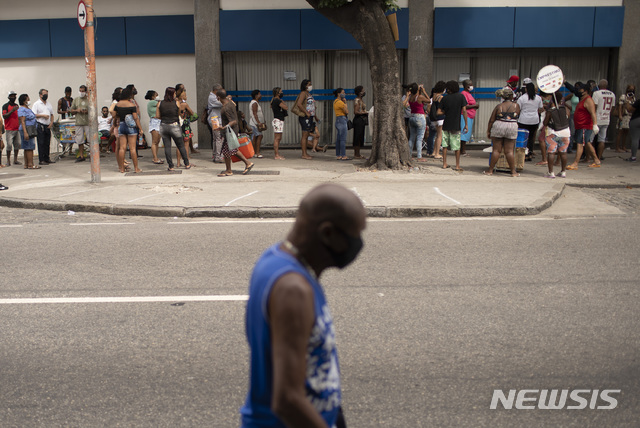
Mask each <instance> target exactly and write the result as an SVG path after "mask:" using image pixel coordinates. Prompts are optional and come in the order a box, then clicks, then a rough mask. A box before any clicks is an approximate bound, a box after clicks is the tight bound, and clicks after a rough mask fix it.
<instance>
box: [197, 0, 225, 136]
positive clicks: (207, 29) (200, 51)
mask: <svg viewBox="0 0 640 428" xmlns="http://www.w3.org/2000/svg"><path fill="white" fill-rule="evenodd" d="M193 21H194V22H193V24H194V25H193V27H194V38H195V45H196V86H197V88H196V89H197V93H198V97H197V101H198V104H197V108H198V111H197V113H198V115H202V112H203V110H204V108H205V107H206V106H207V99H208V98H209V93H210V92H211V87H212V86H213V84H214V83H222V55H221V54H220V0H194V14H193ZM198 144H199V146H200V147H203V148H206V147H209V148H210V147H211V140H210V138H209V128H207V126H206V125H204V124H203V123H202V122H200V121H198Z"/></svg>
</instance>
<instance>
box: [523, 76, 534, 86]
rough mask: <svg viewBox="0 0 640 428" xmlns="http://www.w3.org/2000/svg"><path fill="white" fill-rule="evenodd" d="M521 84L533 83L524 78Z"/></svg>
mask: <svg viewBox="0 0 640 428" xmlns="http://www.w3.org/2000/svg"><path fill="white" fill-rule="evenodd" d="M522 83H523V84H525V85H526V84H528V83H533V80H531V79H529V78H528V77H525V78H524V80H523V81H522Z"/></svg>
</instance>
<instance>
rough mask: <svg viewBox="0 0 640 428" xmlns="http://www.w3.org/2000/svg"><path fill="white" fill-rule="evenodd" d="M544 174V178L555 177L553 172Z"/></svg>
mask: <svg viewBox="0 0 640 428" xmlns="http://www.w3.org/2000/svg"><path fill="white" fill-rule="evenodd" d="M544 176H545V178H556V175H555V174H554V173H553V172H547V173H546V174H545V175H544Z"/></svg>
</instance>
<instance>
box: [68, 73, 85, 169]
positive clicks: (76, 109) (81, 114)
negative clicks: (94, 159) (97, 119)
mask: <svg viewBox="0 0 640 428" xmlns="http://www.w3.org/2000/svg"><path fill="white" fill-rule="evenodd" d="M69 113H71V114H73V115H75V117H76V135H75V139H76V144H77V145H78V155H77V157H76V162H83V161H85V160H86V159H87V158H86V156H85V153H84V143H85V141H86V140H87V138H89V132H90V130H89V98H88V97H87V87H86V86H85V85H81V86H80V96H79V97H76V98H75V99H74V100H73V103H71V109H70V110H69Z"/></svg>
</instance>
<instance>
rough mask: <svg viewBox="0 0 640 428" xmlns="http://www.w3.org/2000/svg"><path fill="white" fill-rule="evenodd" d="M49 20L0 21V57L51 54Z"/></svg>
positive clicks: (44, 55) (29, 56)
mask: <svg viewBox="0 0 640 428" xmlns="http://www.w3.org/2000/svg"><path fill="white" fill-rule="evenodd" d="M49 21H50V20H49V19H26V20H21V21H0V34H2V37H0V58H39V57H48V56H51V41H50V37H49ZM77 25H78V24H76V27H77Z"/></svg>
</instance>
